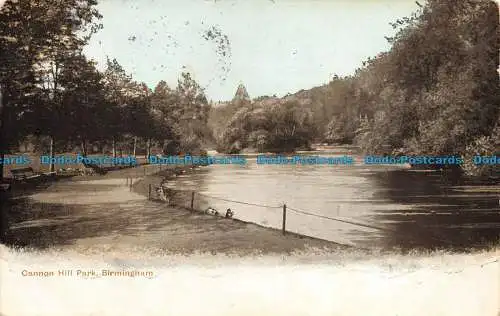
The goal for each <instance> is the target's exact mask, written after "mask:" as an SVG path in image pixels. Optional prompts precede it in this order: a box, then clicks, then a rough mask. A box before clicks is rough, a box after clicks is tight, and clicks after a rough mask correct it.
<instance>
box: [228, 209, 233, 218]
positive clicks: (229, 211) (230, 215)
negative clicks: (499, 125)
mask: <svg viewBox="0 0 500 316" xmlns="http://www.w3.org/2000/svg"><path fill="white" fill-rule="evenodd" d="M233 215H234V213H233V211H231V209H230V208H228V209H227V211H226V218H232V217H233Z"/></svg>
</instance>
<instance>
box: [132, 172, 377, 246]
mask: <svg viewBox="0 0 500 316" xmlns="http://www.w3.org/2000/svg"><path fill="white" fill-rule="evenodd" d="M201 167H203V166H192V165H190V166H169V167H166V168H165V169H162V170H161V171H158V172H156V173H153V174H149V175H146V176H144V177H142V178H141V179H140V180H138V181H137V182H136V183H134V185H133V186H132V191H133V192H135V193H137V194H140V195H142V196H145V197H148V195H149V185H153V186H158V185H160V183H162V182H168V181H171V180H172V179H173V178H174V177H175V176H176V175H179V174H182V173H186V172H194V171H195V170H197V169H199V168H201ZM159 180H160V181H159ZM159 182H160V183H159ZM152 202H156V203H163V202H162V201H152ZM184 202H185V204H187V203H188V202H189V201H187V200H185V201H184ZM169 207H171V208H175V209H177V210H180V211H185V212H186V213H197V214H200V215H205V214H203V212H202V211H201V210H194V211H193V210H191V209H189V208H187V207H183V206H169ZM205 216H206V218H207V219H209V218H212V217H213V216H212V215H205ZM221 219H224V220H226V219H225V218H221ZM229 220H231V221H232V222H233V223H234V224H235V225H250V226H253V227H255V228H258V229H264V230H267V231H272V232H276V233H280V234H281V233H282V230H281V229H278V228H273V227H267V226H263V225H259V224H257V223H254V222H249V221H244V220H241V219H237V218H231V219H229ZM281 238H284V239H288V238H296V239H300V240H303V241H304V242H307V241H310V242H313V243H324V246H325V247H328V248H330V247H334V248H341V249H342V248H343V249H353V248H356V249H360V250H368V249H361V248H359V247H354V246H352V245H347V244H342V243H338V242H335V241H331V240H326V239H321V238H317V237H312V236H307V235H303V234H299V233H295V232H289V231H287V232H286V233H285V234H284V235H281Z"/></svg>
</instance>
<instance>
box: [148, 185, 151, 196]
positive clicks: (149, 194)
mask: <svg viewBox="0 0 500 316" xmlns="http://www.w3.org/2000/svg"><path fill="white" fill-rule="evenodd" d="M148 200H151V183H150V184H149V188H148Z"/></svg>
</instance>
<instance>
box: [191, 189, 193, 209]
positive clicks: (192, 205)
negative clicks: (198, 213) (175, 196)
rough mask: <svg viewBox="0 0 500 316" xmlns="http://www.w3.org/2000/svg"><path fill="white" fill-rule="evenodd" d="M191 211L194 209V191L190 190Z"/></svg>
mask: <svg viewBox="0 0 500 316" xmlns="http://www.w3.org/2000/svg"><path fill="white" fill-rule="evenodd" d="M191 211H194V191H192V192H191Z"/></svg>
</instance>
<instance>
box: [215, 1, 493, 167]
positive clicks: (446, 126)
mask: <svg viewBox="0 0 500 316" xmlns="http://www.w3.org/2000/svg"><path fill="white" fill-rule="evenodd" d="M498 13H499V10H498V5H497V4H496V3H495V2H493V1H475V0H460V1H458V0H429V1H427V3H426V5H425V6H420V5H419V6H418V10H417V11H416V12H415V13H414V14H413V15H412V16H410V17H408V18H403V19H400V20H398V21H396V22H395V23H393V28H394V29H396V34H395V35H394V36H393V37H391V38H387V40H388V41H389V42H390V43H391V45H392V47H391V49H390V50H389V51H388V52H385V53H380V54H379V55H377V56H375V57H373V58H369V59H368V60H367V61H366V62H364V63H363V67H362V68H360V69H358V70H357V71H356V72H355V74H354V75H353V76H349V77H339V76H334V78H333V79H332V80H331V82H330V83H329V84H327V85H324V86H321V87H316V88H312V89H310V90H301V91H299V92H297V93H295V94H293V95H288V96H286V97H284V98H281V99H278V98H266V97H264V98H263V99H264V100H267V101H268V102H267V104H266V105H265V106H263V105H260V103H262V100H263V99H262V98H261V99H255V100H253V101H251V102H247V104H243V105H241V104H239V105H238V104H235V102H234V100H233V102H232V103H230V104H228V105H224V106H221V107H219V108H217V109H215V110H214V111H213V112H212V116H214V117H211V118H210V121H211V126H214V127H216V129H215V133H214V134H215V136H216V138H217V139H219V143H220V149H221V150H226V151H234V150H237V149H238V148H239V147H243V148H244V147H247V146H253V147H255V148H258V149H259V150H269V148H271V147H274V146H275V145H277V143H276V142H274V141H269V137H271V135H276V134H273V133H274V129H273V128H272V127H270V125H267V126H266V125H265V124H260V122H262V121H265V118H266V117H268V116H273V118H274V121H273V124H277V126H282V125H283V124H289V126H288V129H290V128H292V127H293V126H294V124H295V123H297V122H300V120H299V121H293V120H287V119H286V117H287V115H288V114H285V113H289V112H288V111H289V109H288V108H287V107H282V108H280V106H282V105H283V104H286V102H285V101H286V100H295V102H297V103H298V104H300V106H298V105H297V107H296V110H297V111H298V110H299V109H300V110H301V111H304V110H305V109H308V110H310V112H311V119H312V122H310V123H311V126H312V125H314V128H312V127H311V130H310V131H309V132H308V133H305V134H301V135H304V136H305V135H307V137H310V138H309V141H320V142H325V141H326V142H329V143H354V144H357V145H359V146H360V147H361V149H362V150H363V151H364V152H365V153H371V154H377V153H378V154H390V153H396V152H397V153H399V154H410V155H460V156H467V157H472V156H473V155H476V154H482V155H493V154H495V153H496V154H500V153H499V151H500V147H499V144H498V138H499V134H498V130H499V128H500V127H499V126H500V123H499V122H500V118H499V117H500V86H499V73H498V72H497V69H498V65H499V49H500V42H499V17H498ZM248 103H250V104H251V105H249V104H248ZM275 106H276V107H277V108H278V109H281V110H275V111H274V112H273V111H272V110H271V109H272V108H274V107H275ZM299 116H300V115H299ZM271 121H272V120H269V122H271ZM292 121H293V122H294V123H292ZM224 122H229V123H228V124H224ZM285 122H288V123H285ZM304 124H305V125H304V129H309V127H308V126H309V125H307V124H309V121H307V123H306V122H304ZM221 126H223V128H221ZM255 139H258V140H259V141H257V142H255V141H253V140H255ZM284 139H287V138H286V137H285V138H284ZM251 140H252V141H251ZM287 141H288V140H287ZM293 142H294V141H292V144H293V145H288V144H287V145H286V146H285V145H284V143H283V146H279V147H281V149H282V150H289V149H290V148H289V147H290V146H292V147H296V146H299V145H303V144H304V142H298V143H293ZM262 144H265V145H262ZM464 169H465V171H467V172H469V173H472V174H485V173H486V174H487V173H489V174H492V173H497V172H498V169H495V168H492V167H484V168H479V167H474V166H472V165H470V164H465V165H464Z"/></svg>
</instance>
